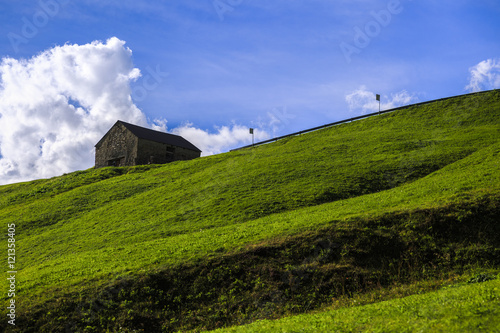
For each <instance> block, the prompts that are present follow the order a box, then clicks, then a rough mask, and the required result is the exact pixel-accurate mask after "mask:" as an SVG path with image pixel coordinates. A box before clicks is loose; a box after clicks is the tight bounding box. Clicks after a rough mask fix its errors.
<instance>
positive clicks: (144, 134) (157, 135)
mask: <svg viewBox="0 0 500 333" xmlns="http://www.w3.org/2000/svg"><path fill="white" fill-rule="evenodd" d="M116 124H122V125H123V126H125V128H126V129H128V130H129V131H130V132H132V134H134V135H135V136H136V137H138V138H140V139H145V140H150V141H155V142H160V143H166V144H169V145H172V146H176V147H181V148H186V149H189V150H194V151H199V152H201V150H200V149H198V148H197V147H196V146H195V145H193V144H192V143H191V142H189V141H188V140H186V139H184V138H183V137H182V136H179V135H175V134H170V133H165V132H159V131H155V130H151V129H149V128H144V127H141V126H137V125H132V124H129V123H126V122H124V121H121V120H118V121H117V122H116ZM116 124H114V125H113V127H115V126H116ZM106 134H107V133H106ZM105 136H106V135H105ZM103 138H104V137H103ZM101 140H102V139H101ZM99 142H100V141H99ZM98 144H99V143H97V145H98ZM97 145H96V146H97Z"/></svg>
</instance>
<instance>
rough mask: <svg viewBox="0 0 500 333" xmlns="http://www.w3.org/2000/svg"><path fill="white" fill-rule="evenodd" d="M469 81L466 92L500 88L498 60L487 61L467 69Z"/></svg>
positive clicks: (499, 61)
mask: <svg viewBox="0 0 500 333" xmlns="http://www.w3.org/2000/svg"><path fill="white" fill-rule="evenodd" d="M469 73H470V79H469V85H468V86H467V87H465V89H466V90H469V91H471V92H477V91H482V90H490V89H497V88H500V59H488V60H484V61H481V62H480V63H479V64H477V65H475V66H473V67H471V68H469Z"/></svg>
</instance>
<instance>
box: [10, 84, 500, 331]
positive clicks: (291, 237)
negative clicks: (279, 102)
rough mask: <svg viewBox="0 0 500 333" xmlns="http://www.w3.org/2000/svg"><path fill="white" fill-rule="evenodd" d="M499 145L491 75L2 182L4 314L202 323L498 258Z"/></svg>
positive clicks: (306, 304)
mask: <svg viewBox="0 0 500 333" xmlns="http://www.w3.org/2000/svg"><path fill="white" fill-rule="evenodd" d="M499 153H500V91H498V90H496V91H490V92H484V93H479V94H472V95H466V96H459V97H456V98H452V99H447V100H444V101H437V102H434V103H429V104H425V105H420V106H413V107H409V108H406V109H402V110H398V111H395V112H391V113H387V114H382V115H380V116H374V117H370V118H367V119H364V120H359V121H355V122H352V123H349V124H344V125H339V126H335V127H331V128H327V129H323V130H319V131H316V132H311V133H308V134H304V135H301V136H295V137H290V138H287V139H283V140H280V141H278V142H276V143H272V144H267V145H263V146H259V147H256V148H253V149H245V150H240V151H235V152H231V153H226V154H220V155H216V156H210V157H204V158H200V159H196V160H192V161H186V162H175V163H171V164H168V165H162V166H159V165H155V166H141V167H131V168H103V169H97V170H93V169H90V170H86V171H80V172H75V173H71V174H67V175H64V176H61V177H56V178H52V179H47V180H37V181H32V182H27V183H21V184H13V185H6V186H0V221H2V225H3V226H4V229H5V232H4V233H2V235H3V236H2V237H3V238H2V241H3V244H4V246H5V248H7V245H6V244H7V235H6V232H7V225H8V224H12V223H13V224H15V225H16V236H15V239H16V269H17V276H16V279H17V281H16V282H17V284H16V288H17V293H16V306H17V307H16V315H17V319H16V327H15V328H13V327H8V329H9V330H11V331H13V332H17V331H19V332H66V331H67V332H106V331H109V332H139V331H141V330H144V331H145V332H176V331H179V330H181V331H188V330H193V331H201V330H208V329H215V328H219V327H226V326H233V325H240V324H247V323H251V322H253V321H255V320H257V319H265V318H279V317H283V316H287V315H291V314H298V313H304V312H308V311H312V310H317V309H321V308H323V307H325V306H330V305H331V304H332V303H334V302H336V301H337V300H339V299H351V300H352V299H358V298H359V297H363V295H369V294H370V293H372V292H374V291H378V292H379V293H380V294H385V295H388V296H387V297H388V298H391V297H397V296H398V295H399V294H397V293H393V292H391V290H394V288H395V287H398V286H409V287H408V288H407V290H414V289H415V288H413V287H411V286H415V284H416V283H423V282H425V281H427V282H426V283H427V284H425V285H426V286H427V287H425V288H427V289H426V290H431V289H434V288H436V286H439V285H442V284H443V283H444V282H443V281H449V280H450V279H451V280H453V279H463V278H465V277H466V276H468V275H470V274H473V273H474V272H478V271H489V272H493V274H496V273H495V272H497V270H499V271H500V269H499V268H500V224H499V223H498V221H499V216H500V158H499ZM2 264H3V269H4V271H8V270H9V269H8V268H7V266H6V265H7V262H6V260H4V261H3V263H2ZM405 295H406V294H405ZM400 296H403V295H400ZM8 300H9V299H8V298H7V297H4V298H3V299H2V302H3V303H2V306H6V304H7V302H8ZM376 300H377V299H373V301H376ZM497 301H498V299H497ZM0 327H7V323H6V320H3V321H0Z"/></svg>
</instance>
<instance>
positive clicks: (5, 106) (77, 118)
mask: <svg viewBox="0 0 500 333" xmlns="http://www.w3.org/2000/svg"><path fill="white" fill-rule="evenodd" d="M140 76H141V72H140V70H139V69H137V68H134V66H133V63H132V51H131V50H130V49H129V48H127V47H125V42H124V41H122V40H119V39H118V38H115V37H113V38H110V39H109V40H107V41H106V42H100V41H95V42H92V43H89V44H85V45H76V44H75V45H69V44H66V45H63V46H57V47H54V48H52V49H49V50H47V51H45V52H42V53H41V54H39V55H37V56H34V57H33V58H31V59H13V58H4V59H2V60H1V62H0V184H7V183H13V182H19V181H25V180H32V179H37V178H47V177H52V176H56V175H60V174H62V173H67V172H72V171H75V170H81V169H86V168H89V167H91V166H93V164H94V145H95V144H96V143H97V142H98V141H99V139H100V138H101V137H102V136H103V135H104V134H105V133H106V132H107V131H108V130H109V128H111V126H112V125H113V124H114V123H115V122H116V121H117V120H123V121H126V122H130V123H133V124H137V125H140V126H146V127H150V128H153V129H156V130H162V131H166V130H167V127H166V120H155V121H154V122H153V123H152V124H151V125H148V121H147V117H146V115H145V114H144V113H143V112H142V111H141V110H140V109H139V108H137V106H136V105H135V104H134V102H133V100H132V98H131V88H130V83H131V82H133V81H135V80H137V78H139V77H140ZM246 131H248V129H246ZM173 132H176V133H179V134H181V135H185V136H186V138H188V140H190V139H192V140H193V143H194V144H196V145H198V146H199V147H200V149H203V148H204V149H203V150H204V154H205V155H207V154H210V153H217V152H220V151H221V150H222V149H224V148H225V147H230V146H231V145H236V144H238V143H239V142H248V134H247V137H246V138H245V137H244V136H243V134H242V133H243V127H239V126H233V127H232V128H227V127H221V128H220V129H218V132H217V133H215V134H209V133H207V132H204V131H202V130H199V129H196V128H194V127H193V126H192V125H189V126H188V125H186V126H182V127H180V128H178V129H174V130H173Z"/></svg>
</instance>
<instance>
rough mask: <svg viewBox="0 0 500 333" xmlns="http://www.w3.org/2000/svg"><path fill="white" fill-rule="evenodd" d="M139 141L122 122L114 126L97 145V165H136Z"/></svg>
mask: <svg viewBox="0 0 500 333" xmlns="http://www.w3.org/2000/svg"><path fill="white" fill-rule="evenodd" d="M138 141H139V140H138V138H137V137H136V136H135V135H133V134H132V133H131V132H130V131H129V130H127V129H126V128H125V126H123V125H122V124H118V125H117V126H113V127H112V128H111V130H110V131H109V132H108V134H107V135H106V136H105V137H104V139H103V140H102V141H101V142H99V144H98V145H96V151H95V167H96V168H102V167H107V166H127V165H136V159H137V144H138Z"/></svg>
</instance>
